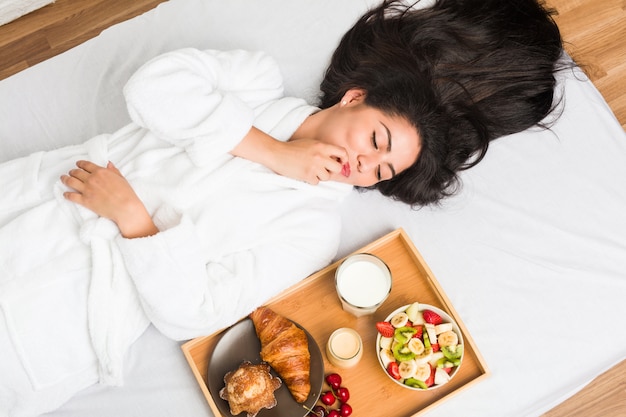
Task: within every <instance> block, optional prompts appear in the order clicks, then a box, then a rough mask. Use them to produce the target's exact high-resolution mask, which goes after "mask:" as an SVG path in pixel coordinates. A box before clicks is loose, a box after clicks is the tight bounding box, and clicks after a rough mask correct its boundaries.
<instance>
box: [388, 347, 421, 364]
mask: <svg viewBox="0 0 626 417" xmlns="http://www.w3.org/2000/svg"><path fill="white" fill-rule="evenodd" d="M391 352H393V356H394V358H396V359H397V360H399V361H400V362H403V361H410V360H411V359H413V358H415V353H413V352H411V349H409V347H408V346H407V345H403V344H401V343H396V344H395V345H394V346H393V347H392V348H391Z"/></svg>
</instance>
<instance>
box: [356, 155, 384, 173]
mask: <svg viewBox="0 0 626 417" xmlns="http://www.w3.org/2000/svg"><path fill="white" fill-rule="evenodd" d="M380 159H381V156H380V155H378V154H376V153H371V154H360V155H359V156H358V158H357V162H358V167H357V168H358V170H359V172H370V171H372V170H375V169H376V167H377V166H378V165H380V162H381V161H380Z"/></svg>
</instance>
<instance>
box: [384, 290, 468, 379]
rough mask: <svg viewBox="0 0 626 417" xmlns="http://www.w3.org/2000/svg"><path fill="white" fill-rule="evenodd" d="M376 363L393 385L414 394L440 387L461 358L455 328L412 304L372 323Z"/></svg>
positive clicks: (445, 317) (448, 320)
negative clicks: (374, 325)
mask: <svg viewBox="0 0 626 417" xmlns="http://www.w3.org/2000/svg"><path fill="white" fill-rule="evenodd" d="M376 329H377V330H378V337H377V339H376V345H377V347H378V359H379V361H380V364H381V365H382V367H383V368H384V369H385V371H386V372H387V374H388V375H389V376H390V377H391V378H392V379H393V380H395V381H396V382H397V383H399V384H402V385H404V386H406V387H408V388H413V389H417V390H422V389H432V388H435V387H437V386H440V385H443V384H445V383H446V382H448V381H449V380H450V378H452V376H454V374H455V373H456V371H457V369H458V368H459V366H460V365H461V360H462V358H463V343H462V339H461V334H460V331H459V328H458V326H457V325H456V324H455V323H454V322H453V321H452V319H451V318H450V317H449V316H448V315H447V314H446V313H444V312H443V311H441V310H439V309H438V308H435V307H432V306H429V305H427V304H420V303H418V302H414V303H413V304H409V305H408V306H404V307H402V308H399V309H398V310H396V311H395V312H393V313H392V314H391V315H390V316H389V317H388V318H387V320H385V321H379V322H377V323H376Z"/></svg>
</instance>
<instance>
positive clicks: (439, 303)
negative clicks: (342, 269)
mask: <svg viewBox="0 0 626 417" xmlns="http://www.w3.org/2000/svg"><path fill="white" fill-rule="evenodd" d="M362 252H366V253H371V254H374V255H377V256H379V257H380V258H381V259H382V260H383V261H385V262H386V263H387V265H388V266H389V268H390V269H391V273H392V276H393V287H392V291H391V294H390V296H389V297H388V298H387V300H386V301H385V302H384V304H383V305H382V306H381V307H380V308H379V309H378V311H377V312H376V313H375V314H373V315H371V316H364V317H360V318H356V317H354V316H352V315H350V314H348V313H346V312H344V311H343V310H342V309H341V304H340V301H339V299H338V298H337V294H336V292H335V286H334V274H335V269H336V268H337V266H338V265H339V263H341V260H339V261H337V262H335V263H334V264H332V265H330V266H328V267H327V268H325V269H323V270H321V271H319V272H317V273H315V274H313V275H311V276H309V277H308V278H306V279H304V280H303V281H301V282H300V283H299V284H297V285H294V286H293V287H291V288H289V289H287V290H286V291H284V292H282V293H280V294H279V295H277V296H276V297H274V298H273V299H272V300H270V302H268V304H267V305H268V306H269V307H271V308H272V309H273V310H274V311H276V312H277V313H279V314H282V315H284V316H285V317H288V318H290V319H292V320H294V321H296V322H297V323H299V324H300V325H302V326H303V327H305V328H306V329H307V330H308V331H309V333H311V335H312V336H313V337H314V339H315V340H316V341H317V344H318V345H319V346H320V349H321V350H322V352H324V349H325V346H326V342H327V341H328V337H329V336H330V334H331V333H332V332H333V331H334V330H335V329H337V328H339V327H351V328H353V329H355V330H357V331H358V332H359V334H360V335H361V337H362V339H363V345H364V352H363V359H361V361H360V362H359V364H358V366H356V367H354V368H351V369H340V368H336V367H334V366H333V365H332V364H330V363H329V362H328V361H327V359H326V357H325V354H324V367H325V370H326V373H330V372H338V373H339V374H341V376H342V378H343V385H344V386H346V387H348V389H349V390H350V394H351V395H350V400H349V403H350V405H351V406H352V408H353V410H354V415H356V416H363V415H370V416H375V415H376V416H389V417H409V416H413V417H415V416H420V415H422V414H423V413H425V412H426V411H427V410H428V409H430V408H432V407H435V406H436V405H437V404H438V403H440V402H442V401H444V400H446V399H447V398H449V397H450V396H451V395H453V394H455V393H457V392H459V391H460V390H461V389H465V388H467V387H468V386H470V385H472V384H474V383H476V382H478V381H480V380H482V379H483V378H485V377H486V376H487V375H488V370H487V367H486V365H485V362H484V360H483V358H482V356H481V355H480V353H479V351H478V349H477V348H476V346H475V344H474V341H473V340H472V338H471V337H470V335H469V333H468V332H467V329H466V328H465V325H464V324H463V322H462V321H461V319H460V318H459V316H458V314H457V313H456V311H455V310H454V307H453V306H452V304H451V303H450V300H449V299H448V297H447V296H446V295H445V293H444V292H443V289H442V288H441V287H440V285H439V283H438V282H437V280H436V279H435V277H434V276H433V274H432V272H431V271H430V269H429V268H428V266H427V265H426V263H425V262H424V259H423V258H422V257H421V255H420V254H419V252H418V251H417V249H416V248H415V246H414V245H413V243H412V242H411V241H410V240H409V238H408V236H407V234H406V233H405V232H404V230H402V229H398V230H396V231H394V232H391V233H389V234H388V235H386V236H384V237H382V238H380V239H378V240H376V241H375V242H373V243H371V244H369V245H367V246H365V247H363V248H361V249H360V250H358V251H356V252H355V253H362ZM413 301H418V302H421V303H425V304H431V305H434V306H436V307H439V308H441V309H442V310H444V311H447V312H448V314H450V316H452V317H453V318H454V319H455V321H456V322H457V323H458V325H459V328H460V329H461V332H462V333H463V338H464V341H465V350H464V355H465V356H464V358H463V363H462V365H461V368H460V369H459V371H458V373H457V374H456V376H455V377H454V378H453V379H452V380H450V382H448V383H447V384H445V385H442V386H441V387H439V388H437V389H435V390H432V391H423V392H420V391H412V390H408V389H405V388H402V387H401V386H399V385H398V384H395V383H394V382H393V381H391V380H390V379H389V378H388V377H387V375H386V374H385V371H383V369H382V368H381V366H380V364H379V363H378V358H377V356H376V354H377V352H376V334H377V332H376V327H375V323H376V322H377V321H380V320H384V319H385V318H386V317H387V315H389V314H390V313H391V312H392V311H393V310H395V309H396V308H398V307H400V306H403V305H406V304H410V303H412V302H413ZM220 334H221V332H216V333H214V334H212V335H209V336H204V337H199V338H196V339H193V340H191V341H189V342H187V343H185V344H184V345H183V346H182V349H183V352H184V354H185V357H186V358H187V361H188V362H189V365H190V366H191V369H192V371H193V373H194V375H195V377H196V379H197V380H198V384H199V385H200V388H201V389H202V392H203V393H204V396H205V397H206V399H207V401H208V403H209V405H210V407H211V409H212V410H213V413H214V414H215V416H216V417H223V416H222V414H221V413H220V411H219V409H218V408H217V406H216V404H215V402H214V401H213V397H212V396H211V394H210V393H209V389H208V387H207V383H206V380H207V379H206V378H207V366H208V358H209V356H210V353H211V352H212V349H213V347H214V346H215V343H216V342H217V340H218V339H219V336H220Z"/></svg>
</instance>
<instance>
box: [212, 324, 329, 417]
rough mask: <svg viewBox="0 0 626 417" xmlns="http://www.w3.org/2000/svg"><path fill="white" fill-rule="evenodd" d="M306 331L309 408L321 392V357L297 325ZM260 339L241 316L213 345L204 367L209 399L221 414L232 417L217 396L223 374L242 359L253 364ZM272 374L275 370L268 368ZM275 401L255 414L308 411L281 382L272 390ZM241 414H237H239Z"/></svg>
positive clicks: (300, 416)
mask: <svg viewBox="0 0 626 417" xmlns="http://www.w3.org/2000/svg"><path fill="white" fill-rule="evenodd" d="M296 325H297V326H298V327H300V328H301V329H302V330H304V332H305V333H306V335H307V337H308V339H309V352H310V353H311V393H310V394H309V398H307V400H306V401H305V402H304V404H305V405H306V406H307V407H309V408H313V406H314V405H315V403H316V402H317V400H318V398H319V396H320V393H321V391H322V384H323V382H324V359H323V358H322V352H320V348H319V346H317V343H316V342H315V340H314V339H313V337H312V336H311V335H310V334H309V332H307V331H306V329H304V328H302V326H300V325H298V324H297V323H296ZM260 353H261V342H260V341H259V338H258V337H257V335H256V332H255V330H254V324H253V323H252V320H250V319H245V320H242V321H240V322H239V323H237V324H235V325H233V326H232V327H231V328H229V329H228V330H226V331H225V332H224V334H223V335H222V336H221V338H220V340H218V342H217V344H216V345H215V349H214V350H213V353H212V354H211V358H210V360H209V369H208V376H207V379H208V381H207V382H208V384H209V392H210V393H211V396H212V397H213V401H214V402H215V404H216V405H217V407H218V408H219V410H220V412H221V413H222V416H224V417H235V416H233V415H232V414H231V413H230V408H229V406H228V401H226V400H223V399H221V398H220V390H221V389H222V388H223V387H224V375H226V373H228V372H230V371H232V370H235V369H237V368H238V367H239V365H240V364H241V362H243V361H244V360H247V361H250V362H252V363H254V364H257V363H261V355H260ZM272 374H273V375H276V372H274V370H272ZM276 400H277V401H278V404H277V405H276V407H274V408H272V409H269V410H268V409H262V410H261V411H260V412H259V414H257V417H304V416H305V415H306V414H307V413H308V411H307V410H306V409H305V408H304V407H302V404H298V403H297V402H296V400H294V399H293V397H292V396H291V393H290V392H289V390H288V389H287V386H286V385H285V383H284V382H283V384H282V385H281V386H280V388H279V389H278V390H276ZM242 415H244V416H245V414H239V417H241V416H242Z"/></svg>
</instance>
